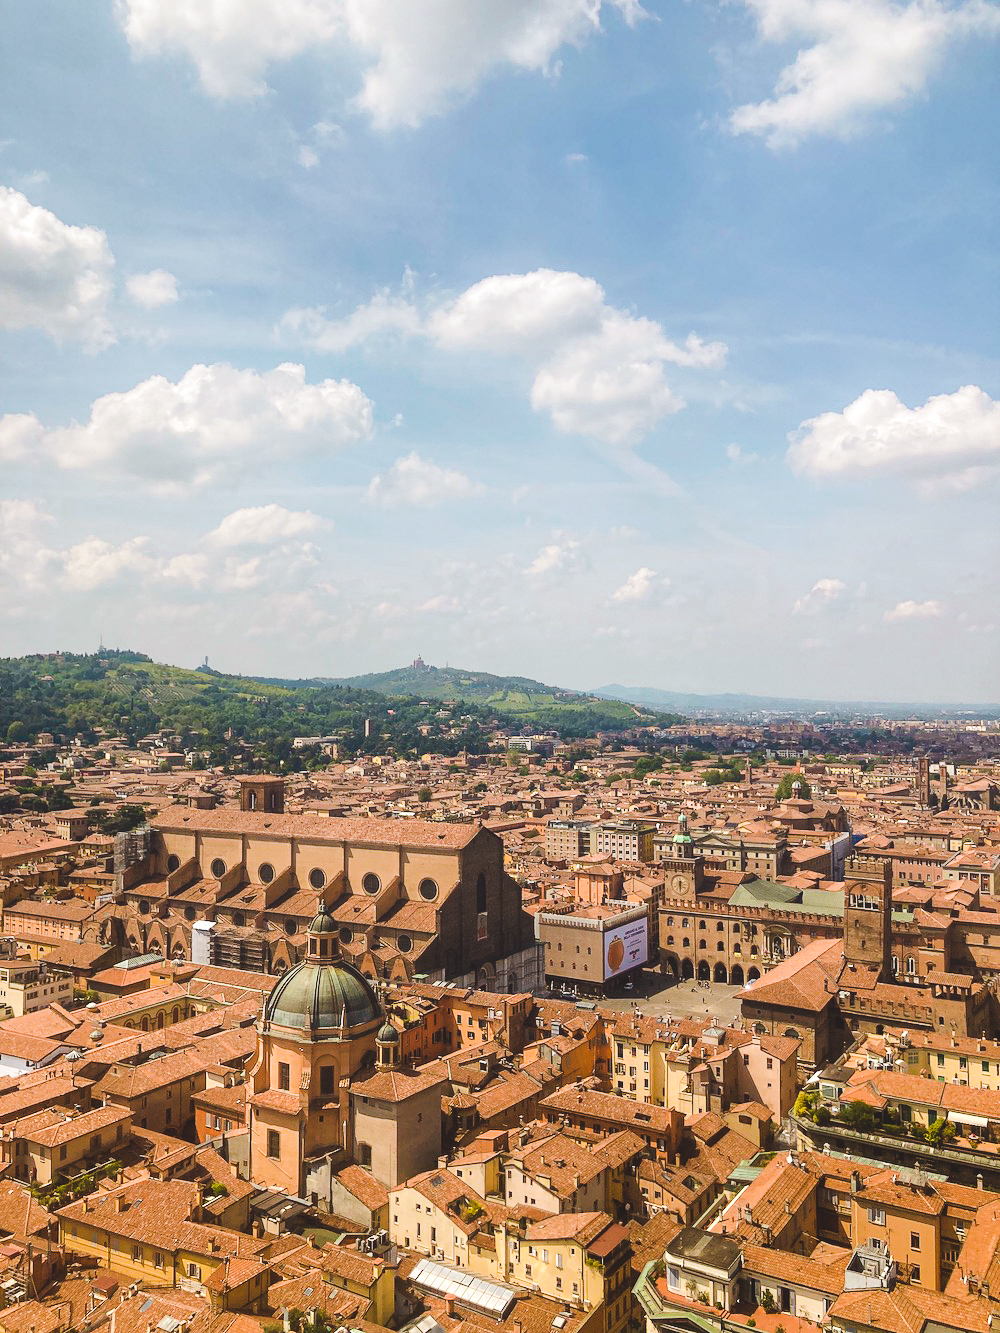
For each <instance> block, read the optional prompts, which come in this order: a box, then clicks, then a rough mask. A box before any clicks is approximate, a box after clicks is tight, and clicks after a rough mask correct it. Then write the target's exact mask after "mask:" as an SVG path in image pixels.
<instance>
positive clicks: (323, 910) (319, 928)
mask: <svg viewBox="0 0 1000 1333" xmlns="http://www.w3.org/2000/svg"><path fill="white" fill-rule="evenodd" d="M306 938H307V940H308V945H307V947H306V961H307V962H310V963H328V962H330V960H331V959H332V958H334V957H335V956H336V954H337V952H338V950H337V923H336V921H334V919H333V917H332V916H331V915H330V913H329V911H328V910H327V906H326V903H325V902H324V901H323V899H322V896H321V897H320V898H319V901H318V902H317V904H316V915H315V916H314V917H313V919H312V920H311V921H310V922H309V929H308V930H307V932H306Z"/></svg>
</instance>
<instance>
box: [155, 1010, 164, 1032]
mask: <svg viewBox="0 0 1000 1333" xmlns="http://www.w3.org/2000/svg"><path fill="white" fill-rule="evenodd" d="M162 1028H163V1010H162V1009H161V1010H160V1012H159V1013H158V1014H157V1015H156V1030H157V1032H159V1031H160V1030H161V1029H162Z"/></svg>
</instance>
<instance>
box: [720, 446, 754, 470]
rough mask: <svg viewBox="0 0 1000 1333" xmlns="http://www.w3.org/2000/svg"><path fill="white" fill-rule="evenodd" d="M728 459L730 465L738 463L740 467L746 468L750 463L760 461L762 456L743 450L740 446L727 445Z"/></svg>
mask: <svg viewBox="0 0 1000 1333" xmlns="http://www.w3.org/2000/svg"><path fill="white" fill-rule="evenodd" d="M726 457H727V458H728V459H729V461H730V463H736V464H737V465H738V466H739V467H746V466H748V465H749V464H750V463H757V462H759V461H760V454H755V453H753V452H751V451H748V450H746V449H742V448H741V447H740V446H739V445H738V444H727V445H726Z"/></svg>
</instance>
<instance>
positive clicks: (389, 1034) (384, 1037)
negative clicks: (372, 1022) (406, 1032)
mask: <svg viewBox="0 0 1000 1333" xmlns="http://www.w3.org/2000/svg"><path fill="white" fill-rule="evenodd" d="M378 1040H379V1041H399V1033H398V1032H397V1031H396V1029H395V1028H394V1027H393V1026H392V1024H391V1023H384V1024H383V1025H382V1027H380V1028H379V1030H378Z"/></svg>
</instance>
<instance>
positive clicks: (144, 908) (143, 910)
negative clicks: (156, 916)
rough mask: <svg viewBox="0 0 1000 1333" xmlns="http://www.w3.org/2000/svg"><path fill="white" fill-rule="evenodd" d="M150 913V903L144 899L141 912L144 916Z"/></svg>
mask: <svg viewBox="0 0 1000 1333" xmlns="http://www.w3.org/2000/svg"><path fill="white" fill-rule="evenodd" d="M148 911H149V903H148V902H147V901H146V899H145V898H143V899H142V900H141V901H140V903H139V912H140V914H141V915H142V916H145V915H146V914H147V912H148Z"/></svg>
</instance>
